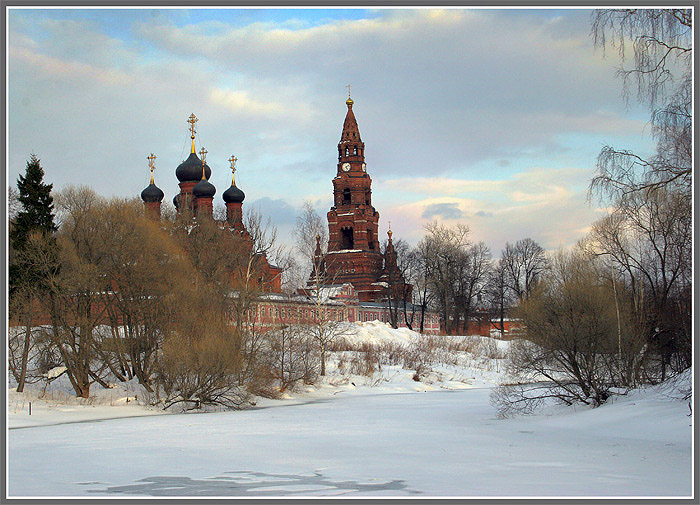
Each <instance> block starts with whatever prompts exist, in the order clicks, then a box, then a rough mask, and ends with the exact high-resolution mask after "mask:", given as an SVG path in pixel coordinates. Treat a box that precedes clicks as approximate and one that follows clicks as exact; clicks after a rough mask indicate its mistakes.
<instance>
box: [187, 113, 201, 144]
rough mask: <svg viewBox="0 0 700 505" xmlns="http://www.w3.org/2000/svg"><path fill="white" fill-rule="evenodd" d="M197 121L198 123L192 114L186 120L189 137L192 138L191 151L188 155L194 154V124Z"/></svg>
mask: <svg viewBox="0 0 700 505" xmlns="http://www.w3.org/2000/svg"><path fill="white" fill-rule="evenodd" d="M197 121H199V119H197V116H195V115H194V112H193V113H192V114H190V117H189V118H187V122H188V123H189V124H190V137H191V138H192V150H191V151H190V153H193V152H195V150H194V134H195V129H194V124H195V123H196V122H197Z"/></svg>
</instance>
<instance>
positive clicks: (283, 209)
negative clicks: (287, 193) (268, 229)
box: [250, 196, 299, 225]
mask: <svg viewBox="0 0 700 505" xmlns="http://www.w3.org/2000/svg"><path fill="white" fill-rule="evenodd" d="M250 207H251V208H255V209H258V210H259V211H260V213H261V214H262V215H263V216H264V217H265V218H268V217H269V218H270V219H271V220H272V222H273V223H275V224H276V225H289V224H293V223H295V222H296V216H297V214H298V213H299V212H298V209H296V208H294V207H293V206H292V205H290V204H289V203H287V202H286V201H285V200H282V199H279V198H276V199H273V198H268V197H266V196H265V197H263V198H258V199H257V200H255V201H254V202H252V203H251V204H250Z"/></svg>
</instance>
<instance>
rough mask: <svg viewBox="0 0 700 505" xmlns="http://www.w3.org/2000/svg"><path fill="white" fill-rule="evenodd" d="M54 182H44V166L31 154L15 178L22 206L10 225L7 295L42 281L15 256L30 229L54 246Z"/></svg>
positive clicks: (22, 247) (30, 231)
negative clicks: (48, 238)
mask: <svg viewBox="0 0 700 505" xmlns="http://www.w3.org/2000/svg"><path fill="white" fill-rule="evenodd" d="M52 188H53V184H45V183H44V169H43V168H41V164H40V162H39V158H37V156H36V154H34V153H32V155H31V157H30V158H29V161H27V169H26V172H25V174H24V176H22V175H20V176H19V178H18V179H17V189H18V190H19V201H20V204H21V209H20V211H19V212H18V213H17V215H16V216H15V218H14V220H13V221H12V223H11V226H10V233H9V238H10V265H9V274H10V275H9V281H10V282H9V288H10V296H12V295H13V293H14V292H15V291H16V290H17V289H21V288H22V287H23V286H26V285H27V284H32V285H35V287H38V286H36V285H37V284H41V279H39V278H38V276H40V274H39V273H38V272H35V271H33V270H34V269H32V268H31V266H30V265H25V264H23V263H24V262H23V261H22V260H21V259H19V258H18V256H21V255H18V254H17V253H19V252H21V251H23V250H24V248H25V246H26V244H27V240H28V239H29V236H30V234H31V233H32V232H35V231H38V232H42V233H46V234H47V235H48V236H49V237H51V238H50V240H51V242H53V243H52V244H51V246H55V242H54V241H53V233H54V232H55V231H56V225H55V224H54V213H53V197H52V196H51V189H52Z"/></svg>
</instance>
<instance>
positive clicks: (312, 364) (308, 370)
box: [267, 306, 320, 391]
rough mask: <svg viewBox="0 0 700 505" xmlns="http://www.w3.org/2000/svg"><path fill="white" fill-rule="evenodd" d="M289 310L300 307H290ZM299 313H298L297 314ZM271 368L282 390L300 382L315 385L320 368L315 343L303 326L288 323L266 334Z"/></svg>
mask: <svg viewBox="0 0 700 505" xmlns="http://www.w3.org/2000/svg"><path fill="white" fill-rule="evenodd" d="M288 310H297V311H298V310H299V308H296V309H295V308H294V306H291V308H289V309H288ZM297 316H298V315H297ZM267 339H268V345H269V359H270V368H271V369H272V370H273V376H274V378H275V379H276V380H277V381H279V384H280V391H284V390H286V389H287V388H289V387H290V386H293V385H294V384H295V383H296V382H298V381H304V383H305V384H313V382H314V380H315V379H316V376H317V375H318V372H319V367H320V356H319V352H318V347H317V346H316V342H315V341H314V339H313V338H312V336H311V335H310V334H309V332H308V331H307V330H306V328H304V327H303V326H302V325H299V324H293V325H285V326H283V327H282V328H280V329H279V330H277V331H271V332H269V333H268V334H267Z"/></svg>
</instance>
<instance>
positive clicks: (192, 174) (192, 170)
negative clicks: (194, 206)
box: [175, 152, 211, 182]
mask: <svg viewBox="0 0 700 505" xmlns="http://www.w3.org/2000/svg"><path fill="white" fill-rule="evenodd" d="M204 175H205V176H206V178H207V179H209V177H211V168H209V165H207V164H206V163H205V164H204ZM175 176H176V177H177V180H178V181H180V182H194V181H198V180H200V179H201V178H202V160H200V159H199V156H197V153H195V152H191V153H190V156H189V157H188V158H187V159H186V160H185V161H183V162H182V163H180V166H178V167H177V170H175Z"/></svg>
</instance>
